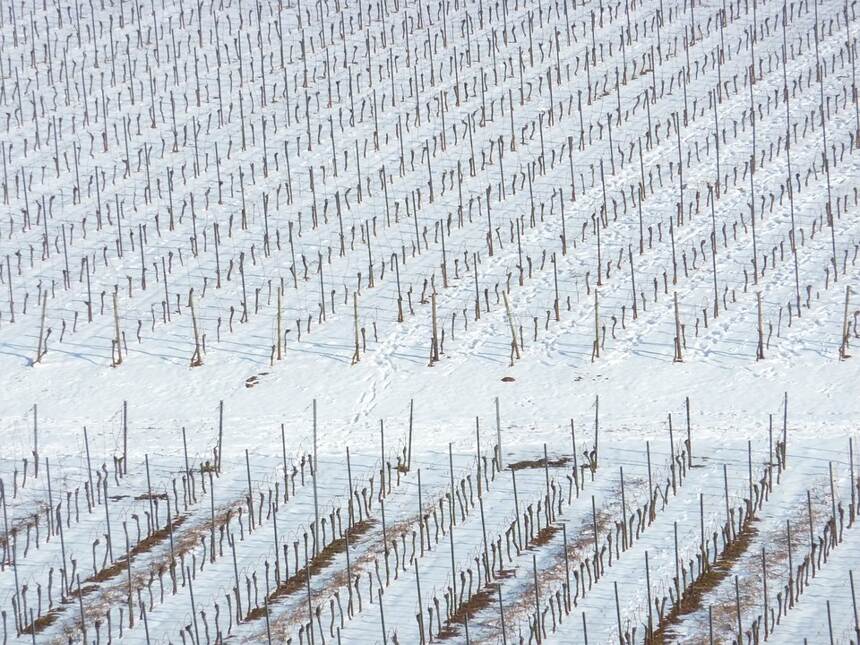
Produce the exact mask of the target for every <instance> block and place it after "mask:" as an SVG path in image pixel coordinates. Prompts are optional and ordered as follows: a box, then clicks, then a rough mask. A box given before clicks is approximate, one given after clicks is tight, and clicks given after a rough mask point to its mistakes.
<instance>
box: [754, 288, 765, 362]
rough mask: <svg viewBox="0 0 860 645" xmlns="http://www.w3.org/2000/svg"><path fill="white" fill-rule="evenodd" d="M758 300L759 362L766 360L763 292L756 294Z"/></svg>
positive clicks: (757, 356)
mask: <svg viewBox="0 0 860 645" xmlns="http://www.w3.org/2000/svg"><path fill="white" fill-rule="evenodd" d="M755 299H756V308H757V310H758V317H757V320H758V343H757V344H756V354H755V359H756V360H757V361H761V360H764V328H763V325H764V323H763V321H762V313H761V291H756V294H755Z"/></svg>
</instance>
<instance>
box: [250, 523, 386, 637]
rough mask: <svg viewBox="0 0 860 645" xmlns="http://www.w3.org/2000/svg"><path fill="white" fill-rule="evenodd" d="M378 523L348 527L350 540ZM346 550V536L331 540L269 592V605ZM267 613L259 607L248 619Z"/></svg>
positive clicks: (287, 593)
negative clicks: (305, 563) (306, 562)
mask: <svg viewBox="0 0 860 645" xmlns="http://www.w3.org/2000/svg"><path fill="white" fill-rule="evenodd" d="M375 525H376V521H375V520H369V519H366V520H362V521H361V522H356V523H355V524H353V526H352V529H347V533H348V535H349V538H350V541H352V542H354V541H355V540H357V539H358V538H360V537H361V536H362V535H364V534H365V533H367V532H368V531H369V530H370V529H372V528H373V527H374V526H375ZM345 551H346V536H344V537H342V538H338V539H337V540H334V541H333V542H330V543H329V544H328V546H326V547H325V548H324V549H323V550H322V551H320V552H319V553H318V554H317V555H316V556H315V557H314V558H312V559H311V560H310V561H309V562H308V564H307V565H305V566H304V567H302V568H301V569H299V570H298V571H296V572H295V573H294V574H293V575H292V576H290V577H289V578H287V579H286V580H284V581H283V582H281V584H280V586H278V588H277V589H275V590H274V591H273V592H272V593H271V594H269V605H270V606H271V605H272V603H274V602H277V601H278V600H280V599H281V598H286V597H287V596H289V595H290V594H293V593H295V592H297V591H301V590H302V589H304V588H305V585H306V584H307V579H308V575H310V576H311V577H313V576H315V575H317V574H318V573H319V572H320V571H322V570H323V569H324V568H325V567H327V566H328V565H330V564H331V563H332V561H333V560H334V558H335V556H337V555H338V554H339V553H344V552H345ZM265 615H266V607H265V605H263V606H262V607H257V608H256V609H254V610H252V611H251V612H249V613H248V616H247V618H246V620H248V621H251V620H258V619H260V618H263V617H264V616H265Z"/></svg>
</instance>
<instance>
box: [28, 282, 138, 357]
mask: <svg viewBox="0 0 860 645" xmlns="http://www.w3.org/2000/svg"><path fill="white" fill-rule="evenodd" d="M45 300H46V302H47V294H46V298H45ZM42 312H43V313H42V321H43V322H42V325H43V326H44V309H43V310H42ZM113 324H114V334H115V336H116V365H122V336H121V335H120V333H119V306H118V305H117V293H116V291H114V292H113ZM39 344H40V346H41V337H40V342H39Z"/></svg>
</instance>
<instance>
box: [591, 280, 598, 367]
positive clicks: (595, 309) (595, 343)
mask: <svg viewBox="0 0 860 645" xmlns="http://www.w3.org/2000/svg"><path fill="white" fill-rule="evenodd" d="M591 356H592V360H594V359H595V358H600V313H599V308H598V301H597V287H595V288H594V349H593V350H592V352H591Z"/></svg>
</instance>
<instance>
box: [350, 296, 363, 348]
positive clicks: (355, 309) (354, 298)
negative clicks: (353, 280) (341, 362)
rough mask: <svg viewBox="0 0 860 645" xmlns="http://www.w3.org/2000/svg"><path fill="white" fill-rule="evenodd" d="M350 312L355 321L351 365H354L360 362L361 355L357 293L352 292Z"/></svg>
mask: <svg viewBox="0 0 860 645" xmlns="http://www.w3.org/2000/svg"><path fill="white" fill-rule="evenodd" d="M352 311H353V319H354V321H355V351H354V352H353V353H352V364H353V365H355V364H356V363H358V362H359V361H360V360H361V354H360V352H359V338H360V335H361V334H360V333H359V325H358V291H353V292H352Z"/></svg>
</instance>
